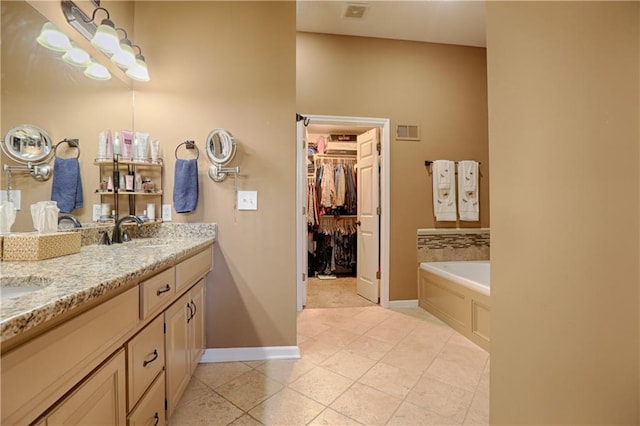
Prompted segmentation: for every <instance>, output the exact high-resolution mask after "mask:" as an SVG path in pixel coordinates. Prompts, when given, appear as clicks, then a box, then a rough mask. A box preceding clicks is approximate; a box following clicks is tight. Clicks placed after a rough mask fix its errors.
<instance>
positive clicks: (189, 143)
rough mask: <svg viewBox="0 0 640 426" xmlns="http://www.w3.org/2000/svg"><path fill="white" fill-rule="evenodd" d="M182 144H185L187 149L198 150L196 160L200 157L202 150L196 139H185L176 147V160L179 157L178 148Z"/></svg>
mask: <svg viewBox="0 0 640 426" xmlns="http://www.w3.org/2000/svg"><path fill="white" fill-rule="evenodd" d="M182 145H185V146H186V147H187V149H195V150H196V160H197V159H198V158H200V150H199V149H198V146H197V145H196V143H195V142H194V141H184V142H182V143H181V144H179V145H178V146H177V147H176V160H177V159H178V148H180V147H181V146H182Z"/></svg>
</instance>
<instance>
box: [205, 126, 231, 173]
mask: <svg viewBox="0 0 640 426" xmlns="http://www.w3.org/2000/svg"><path fill="white" fill-rule="evenodd" d="M235 154H236V143H235V141H234V140H233V136H232V135H231V133H229V132H228V131H226V130H224V129H214V130H212V131H211V133H209V136H207V156H208V157H209V160H211V162H212V163H214V164H220V165H224V164H227V163H228V162H229V161H231V160H232V159H233V156H234V155H235Z"/></svg>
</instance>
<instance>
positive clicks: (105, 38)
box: [85, 7, 120, 54]
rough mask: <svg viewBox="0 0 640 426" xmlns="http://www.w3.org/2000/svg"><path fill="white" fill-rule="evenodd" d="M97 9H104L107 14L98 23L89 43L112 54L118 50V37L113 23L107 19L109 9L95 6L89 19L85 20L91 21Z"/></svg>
mask: <svg viewBox="0 0 640 426" xmlns="http://www.w3.org/2000/svg"><path fill="white" fill-rule="evenodd" d="M99 10H104V11H105V12H106V14H107V18H106V19H103V20H102V22H101V23H100V25H98V28H97V29H96V32H95V34H94V35H93V38H92V39H91V44H93V45H94V46H95V47H97V48H98V49H100V50H102V51H103V52H106V53H111V54H114V53H116V52H118V51H119V50H120V39H119V38H118V33H117V32H116V26H115V24H114V23H113V21H111V19H109V11H108V10H107V9H105V8H104V7H96V8H95V9H94V10H93V15H92V16H91V19H90V20H89V21H85V22H93V20H94V19H95V17H96V12H97V11H99Z"/></svg>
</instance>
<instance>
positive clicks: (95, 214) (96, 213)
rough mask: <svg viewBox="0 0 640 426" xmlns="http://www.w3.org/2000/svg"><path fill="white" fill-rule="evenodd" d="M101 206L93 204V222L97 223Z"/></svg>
mask: <svg viewBox="0 0 640 426" xmlns="http://www.w3.org/2000/svg"><path fill="white" fill-rule="evenodd" d="M101 207H102V206H101V205H100V204H94V205H93V221H94V222H97V221H99V220H100V213H101V210H102V208H101Z"/></svg>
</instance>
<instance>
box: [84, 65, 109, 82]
mask: <svg viewBox="0 0 640 426" xmlns="http://www.w3.org/2000/svg"><path fill="white" fill-rule="evenodd" d="M84 75H86V76H87V77H89V78H92V79H94V80H109V79H110V78H111V73H110V72H109V70H108V69H107V67H105V66H104V65H102V64H99V63H97V62H91V64H90V65H89V66H88V67H87V68H86V69H85V70H84Z"/></svg>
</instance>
